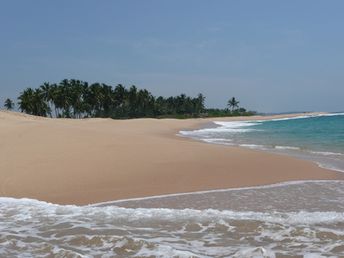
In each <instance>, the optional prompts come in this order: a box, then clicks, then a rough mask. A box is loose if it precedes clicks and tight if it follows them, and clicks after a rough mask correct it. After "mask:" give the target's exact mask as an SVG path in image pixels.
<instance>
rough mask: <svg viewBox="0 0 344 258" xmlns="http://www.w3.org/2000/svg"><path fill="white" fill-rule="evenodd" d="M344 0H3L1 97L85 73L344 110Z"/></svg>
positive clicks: (287, 106) (219, 103)
mask: <svg viewBox="0 0 344 258" xmlns="http://www.w3.org/2000/svg"><path fill="white" fill-rule="evenodd" d="M343 10H344V1H339V0H338V1H335V0H331V1H325V0H323V1H316V0H312V1H302V0H300V1H297V0H291V1H265V0H261V1H254V0H251V1H245V0H242V1H234V0H232V1H231V0H223V1H220V0H217V1H211V0H208V1H202V0H194V1H191V0H173V1H172V0H170V1H164V0H154V1H153V0H136V1H134V0H123V1H118V0H117V1H110V0H102V1H96V0H93V1H90V0H79V1H78V0H60V1H45V0H35V1H25V0H22V1H18V0H7V1H6V0H0V33H1V36H0V71H1V73H0V98H1V101H3V99H4V98H5V97H11V98H15V97H17V96H18V94H19V92H20V91H21V90H23V89H24V88H26V87H28V86H31V87H36V86H39V85H40V84H41V83H43V82H44V81H49V82H59V81H60V80H62V79H64V78H77V79H81V80H85V81H89V82H96V81H99V82H105V83H109V84H113V85H116V84H118V83H123V84H125V85H127V86H130V85H132V84H135V85H136V86H138V87H143V88H147V89H149V90H150V91H151V92H152V93H153V94H154V95H164V96H169V95H177V94H180V93H186V94H190V95H195V94H197V93H199V92H202V93H204V94H205V95H206V97H207V99H206V104H207V106H210V107H224V106H225V103H226V101H227V99H228V98H230V97H232V96H236V97H237V98H238V99H239V100H240V101H241V104H242V105H243V106H245V107H247V108H249V109H253V110H258V111H262V112H284V111H340V110H344V105H343V103H344V102H343V97H344V72H343V71H344V33H343V28H344V16H343Z"/></svg>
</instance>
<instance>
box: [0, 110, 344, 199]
mask: <svg viewBox="0 0 344 258" xmlns="http://www.w3.org/2000/svg"><path fill="white" fill-rule="evenodd" d="M288 116H290V115H288ZM275 117H285V116H275ZM267 118H271V117H264V119H267ZM229 119H231V118H226V120H229ZM238 119H240V120H245V119H247V118H235V120H238ZM249 119H250V120H251V119H262V117H253V118H252V117H250V118H249ZM211 120H212V119H188V120H176V119H161V120H158V119H133V120H112V119H82V120H70V119H49V118H38V117H34V116H29V115H23V114H19V113H13V112H3V111H1V112H0V195H1V196H7V197H27V198H34V199H39V200H44V201H48V202H53V203H61V204H89V203H95V202H103V201H111V200H116V199H123V198H131V197H142V196H149V195H158V194H168V193H177V192H190V191H197V190H207V189H218V188H229V187H239V186H251V185H261V184H269V183H276V182H283V181H289V180H302V179H336V178H342V176H341V175H340V174H339V173H336V172H333V171H329V170H325V169H321V168H319V167H317V166H316V165H315V164H313V163H311V162H307V161H302V160H297V159H294V158H291V157H287V156H281V155H277V154H268V153H264V152H259V151H254V150H248V149H243V148H237V147H227V146H220V145H211V144H205V143H201V142H196V141H192V140H188V139H185V138H182V137H178V136H176V135H175V134H176V133H177V132H178V131H179V130H181V129H189V128H195V127H198V126H202V125H204V124H206V123H207V122H210V121H211ZM216 120H224V119H222V118H221V119H219V118H218V119H216Z"/></svg>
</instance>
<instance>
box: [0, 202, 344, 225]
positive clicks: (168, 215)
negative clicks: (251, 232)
mask: <svg viewBox="0 0 344 258" xmlns="http://www.w3.org/2000/svg"><path fill="white" fill-rule="evenodd" d="M0 207H1V209H0V217H4V216H6V214H8V213H10V212H11V209H13V208H15V207H16V208H18V209H19V210H20V213H16V214H12V216H11V220H13V221H16V222H19V221H28V222H32V223H34V222H35V221H33V220H32V218H35V219H38V218H39V216H43V217H45V216H54V215H55V216H64V217H66V218H71V217H70V216H73V218H75V219H76V218H78V217H79V216H80V218H83V220H84V219H86V221H87V220H88V219H90V218H94V219H96V218H99V219H101V218H103V219H106V218H109V219H110V218H111V219H116V220H123V219H125V220H129V221H142V220H152V219H154V220H162V221H176V220H190V219H191V220H195V219H196V220H197V221H204V220H206V221H213V220H214V219H217V220H221V219H222V220H231V219H235V220H260V221H265V222H272V223H282V224H307V225H311V224H316V223H325V224H326V223H331V224H333V223H337V222H343V221H344V213H343V212H307V211H300V212H287V213H280V212H271V213H266V212H250V211H247V212H241V211H231V210H223V211H220V210H214V209H206V210H195V209H182V210H180V209H168V208H150V209H148V208H122V207H117V206H94V205H93V206H75V205H58V204H51V203H46V202H43V201H37V200H32V199H15V198H7V197H0Z"/></svg>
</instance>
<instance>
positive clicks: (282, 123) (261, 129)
mask: <svg viewBox="0 0 344 258" xmlns="http://www.w3.org/2000/svg"><path fill="white" fill-rule="evenodd" d="M214 123H215V124H216V125H217V127H215V128H205V129H201V130H195V131H183V132H181V134H182V135H185V136H189V137H192V138H196V139H200V140H203V141H206V142H209V143H217V144H225V145H239V146H242V147H247V148H252V149H260V150H265V151H270V152H277V153H282V154H287V155H291V156H295V157H298V158H302V159H307V160H312V161H314V162H316V163H317V164H318V165H319V166H321V167H325V168H329V169H333V170H337V171H342V172H343V171H344V114H343V113H337V114H326V115H317V116H301V117H296V118H285V119H275V120H269V121H263V120H260V121H246V122H242V121H240V122H239V121H238V122H235V121H231V122H223V121H215V122H214Z"/></svg>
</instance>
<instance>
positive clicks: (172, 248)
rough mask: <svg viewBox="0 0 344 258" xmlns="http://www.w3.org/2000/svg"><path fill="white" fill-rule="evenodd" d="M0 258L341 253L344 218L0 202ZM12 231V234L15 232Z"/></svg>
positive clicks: (315, 214) (331, 214)
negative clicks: (20, 257)
mask: <svg viewBox="0 0 344 258" xmlns="http://www.w3.org/2000/svg"><path fill="white" fill-rule="evenodd" d="M0 219H1V223H0V231H1V235H0V242H1V246H2V247H1V248H0V256H4V257H12V256H25V257H43V256H44V255H47V254H50V255H53V256H61V257H65V256H68V257H89V256H101V255H102V254H104V253H106V254H108V255H109V256H111V257H112V256H122V257H123V256H124V257H128V256H131V257H132V256H135V257H142V256H144V257H146V256H154V257H155V256H159V257H173V256H178V257H214V256H225V257H228V256H231V257H243V256H244V257H245V256H248V257H252V256H254V255H256V256H259V257H261V256H263V255H265V256H267V257H275V256H276V253H279V254H289V255H290V254H293V255H300V254H307V253H313V254H329V255H338V253H339V252H340V251H336V248H338V246H340V245H341V244H340V243H339V242H338V241H334V240H336V239H342V238H343V237H344V230H343V229H342V228H341V227H338V225H341V224H340V223H343V222H344V213H343V212H333V211H332V212H307V211H299V212H251V211H244V212H239V211H232V210H214V209H206V210H196V209H167V208H151V209H147V208H121V207H117V206H102V207H95V206H74V205H57V204H51V203H46V202H42V201H37V200H31V199H14V198H0ZM14 229H16V230H14Z"/></svg>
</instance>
